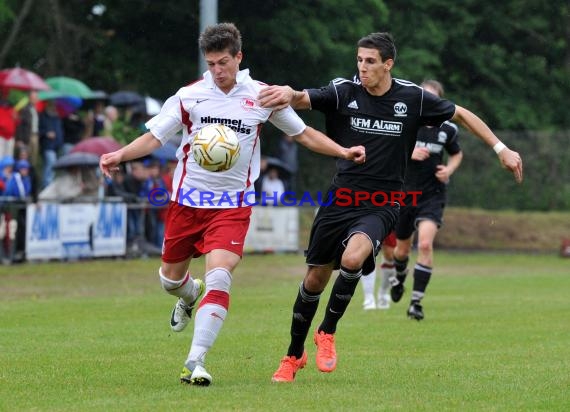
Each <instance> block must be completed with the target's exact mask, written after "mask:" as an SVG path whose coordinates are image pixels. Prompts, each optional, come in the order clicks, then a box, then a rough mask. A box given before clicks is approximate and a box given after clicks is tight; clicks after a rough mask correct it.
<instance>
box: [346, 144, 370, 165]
mask: <svg viewBox="0 0 570 412" xmlns="http://www.w3.org/2000/svg"><path fill="white" fill-rule="evenodd" d="M346 150H347V151H346V156H345V157H344V158H345V159H346V160H352V161H353V162H354V163H356V164H359V165H360V164H362V163H364V162H365V161H366V149H365V148H364V146H352V147H350V148H348V149H346Z"/></svg>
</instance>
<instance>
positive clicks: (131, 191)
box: [122, 161, 148, 246]
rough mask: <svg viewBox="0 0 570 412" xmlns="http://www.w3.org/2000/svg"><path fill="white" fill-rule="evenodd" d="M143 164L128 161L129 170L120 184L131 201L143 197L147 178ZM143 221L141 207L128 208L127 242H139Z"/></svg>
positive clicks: (135, 201) (142, 230)
mask: <svg viewBox="0 0 570 412" xmlns="http://www.w3.org/2000/svg"><path fill="white" fill-rule="evenodd" d="M147 177H148V176H147V171H146V169H145V167H144V164H143V163H142V162H139V161H135V162H131V163H130V172H129V173H127V175H126V176H125V179H124V182H123V184H122V186H123V189H124V193H123V196H124V197H125V196H126V197H127V198H128V199H129V201H130V202H131V203H140V202H141V201H143V200H144V199H145V196H144V183H145V181H146V179H147ZM143 232H144V221H143V209H142V208H138V207H137V208H133V207H131V208H129V209H128V212H127V244H128V245H131V246H132V245H133V244H137V245H138V243H140V241H141V240H142V239H143V234H144V233H143Z"/></svg>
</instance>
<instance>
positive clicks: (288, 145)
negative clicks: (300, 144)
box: [279, 134, 299, 192]
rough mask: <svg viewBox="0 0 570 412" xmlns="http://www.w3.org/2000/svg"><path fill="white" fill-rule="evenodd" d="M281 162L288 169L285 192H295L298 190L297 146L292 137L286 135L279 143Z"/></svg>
mask: <svg viewBox="0 0 570 412" xmlns="http://www.w3.org/2000/svg"><path fill="white" fill-rule="evenodd" d="M279 160H281V161H282V162H283V163H284V164H285V166H286V167H287V171H288V172H289V175H288V176H287V178H286V179H284V182H283V183H284V184H285V191H287V192H294V191H295V190H296V189H297V185H296V181H297V170H298V169H299V163H298V160H297V145H296V144H295V139H294V138H293V137H292V136H287V135H286V134H284V135H282V136H281V140H280V141H279Z"/></svg>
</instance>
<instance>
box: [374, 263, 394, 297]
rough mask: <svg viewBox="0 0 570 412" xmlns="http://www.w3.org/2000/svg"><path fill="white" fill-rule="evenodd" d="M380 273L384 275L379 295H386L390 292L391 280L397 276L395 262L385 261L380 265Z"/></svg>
mask: <svg viewBox="0 0 570 412" xmlns="http://www.w3.org/2000/svg"><path fill="white" fill-rule="evenodd" d="M380 272H381V273H382V280H381V281H380V290H379V291H378V294H379V295H386V294H387V293H388V291H389V290H390V278H391V277H394V276H396V268H395V266H394V261H393V260H384V258H382V264H381V265H380Z"/></svg>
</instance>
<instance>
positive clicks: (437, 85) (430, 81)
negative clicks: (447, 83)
mask: <svg viewBox="0 0 570 412" xmlns="http://www.w3.org/2000/svg"><path fill="white" fill-rule="evenodd" d="M420 86H421V87H425V86H429V87H431V88H432V89H434V90H435V91H436V93H437V95H438V96H439V97H443V92H444V90H443V84H441V83H440V82H438V81H437V80H433V79H427V80H424V81H423V82H422V84H421V85H420Z"/></svg>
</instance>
